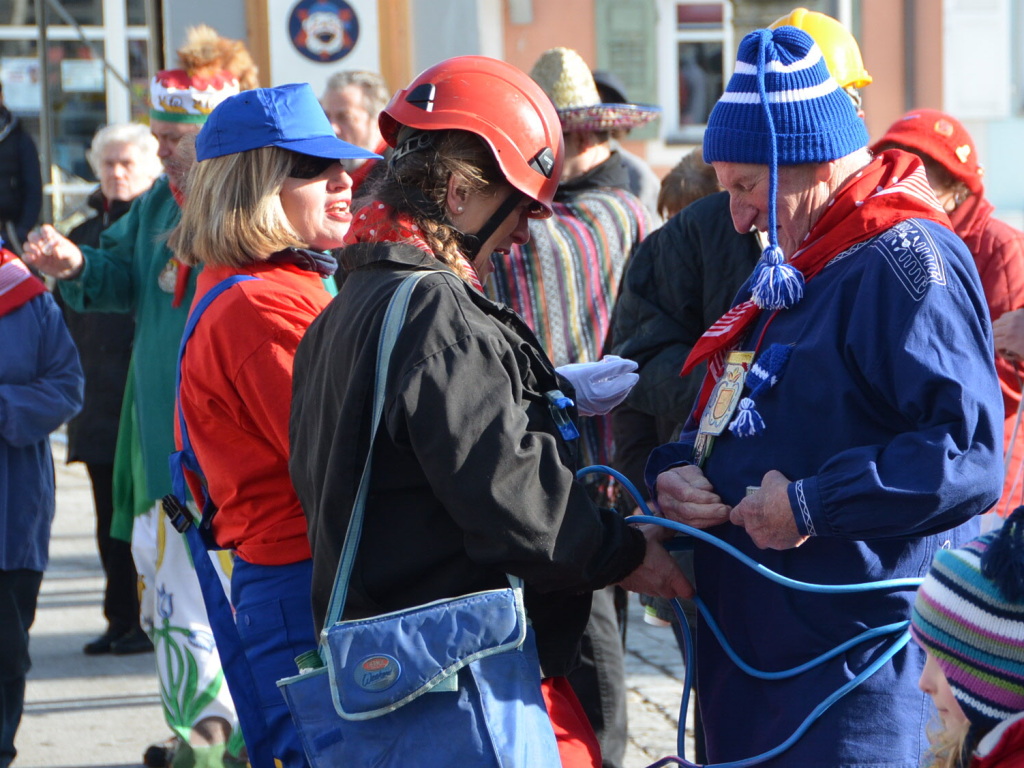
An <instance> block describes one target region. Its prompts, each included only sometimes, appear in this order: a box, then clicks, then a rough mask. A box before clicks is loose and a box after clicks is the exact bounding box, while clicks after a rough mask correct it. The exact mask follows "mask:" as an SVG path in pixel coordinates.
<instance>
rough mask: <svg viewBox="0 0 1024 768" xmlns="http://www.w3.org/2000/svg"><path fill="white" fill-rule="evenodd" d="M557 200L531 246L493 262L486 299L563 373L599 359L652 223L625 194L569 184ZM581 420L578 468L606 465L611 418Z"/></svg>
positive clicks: (535, 229) (536, 224)
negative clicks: (507, 313)
mask: <svg viewBox="0 0 1024 768" xmlns="http://www.w3.org/2000/svg"><path fill="white" fill-rule="evenodd" d="M611 163H618V164H619V165H620V166H621V163H620V162H619V161H618V158H617V155H613V156H612V158H611V159H610V160H609V161H606V163H604V164H603V165H609V164H611ZM598 168H600V166H599V167H598ZM588 177H591V178H593V179H594V181H599V180H604V179H605V178H607V176H602V175H601V174H594V175H591V174H588ZM556 200H557V202H555V203H554V205H553V206H552V208H553V209H554V215H553V216H552V217H551V218H548V219H536V220H533V221H531V222H530V242H528V243H527V244H526V245H522V246H514V247H513V248H512V251H511V253H509V254H508V255H504V254H495V256H494V257H493V258H492V262H493V265H494V274H493V276H492V277H491V280H490V281H489V282H488V284H487V294H488V296H489V297H490V298H492V299H494V300H495V301H500V302H504V303H505V304H508V305H509V306H510V307H512V309H514V310H515V311H516V312H518V313H519V315H521V316H522V318H523V319H524V320H525V321H526V323H527V325H529V326H530V328H532V329H533V331H534V333H536V334H537V337H538V339H540V342H541V344H542V345H543V347H544V349H545V351H546V352H547V353H548V356H549V357H550V358H551V360H552V361H553V362H554V364H555V365H556V366H560V365H566V364H568V363H584V362H590V361H593V360H599V359H600V358H601V355H602V353H603V351H604V346H605V339H606V337H607V335H608V330H609V327H610V325H611V316H612V309H614V305H615V299H616V297H617V296H618V294H619V282H620V280H621V279H622V274H623V271H624V269H625V266H626V262H627V261H628V260H629V258H630V256H631V255H632V254H633V252H634V251H635V250H636V248H637V247H638V246H639V244H640V241H641V240H642V239H643V238H644V237H645V236H646V235H647V233H648V232H649V231H650V230H651V219H650V214H649V213H648V212H647V210H646V209H645V208H644V206H643V204H642V203H641V202H640V200H639V199H638V198H637V197H635V196H634V195H633V194H631V193H629V192H627V191H625V190H623V189H617V188H611V187H604V186H590V185H587V184H582V185H580V184H578V183H573V184H572V187H571V188H570V189H566V188H564V187H560V188H559V195H558V196H557V198H556ZM582 421H583V423H582V424H581V425H580V432H581V446H582V454H581V461H582V462H583V465H589V464H607V463H609V462H610V460H611V456H612V432H611V419H610V417H608V416H603V417H593V418H586V419H583V420H582Z"/></svg>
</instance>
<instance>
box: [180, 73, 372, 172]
mask: <svg viewBox="0 0 1024 768" xmlns="http://www.w3.org/2000/svg"><path fill="white" fill-rule="evenodd" d="M260 147H281V149H288V150H291V151H292V152H300V153H302V154H303V155H312V156H313V157H328V158H334V159H336V160H346V159H353V160H371V159H374V158H380V155H378V154H376V153H374V152H370V151H369V150H366V149H363V148H362V147H357V146H356V145H354V144H349V143H348V142H347V141H342V140H341V139H339V138H338V137H337V136H335V135H334V129H332V128H331V123H330V121H329V120H328V119H327V115H325V114H324V110H323V108H322V107H321V106H320V102H319V101H317V99H316V95H314V93H313V88H312V87H311V86H310V85H309V83H290V84H288V85H279V86H277V87H276V88H254V89H252V90H249V91H242V92H241V93H239V94H238V95H237V96H231V97H229V98H227V99H225V100H224V101H222V102H221V103H220V104H218V105H217V107H216V108H215V109H214V110H213V112H211V113H210V117H209V119H207V121H206V124H205V125H203V128H202V130H201V131H199V135H198V136H197V137H196V159H197V160H199V161H203V160H209V159H210V158H212V157H223V156H224V155H233V154H236V153H238V152H248V151H249V150H250V149H259V148H260Z"/></svg>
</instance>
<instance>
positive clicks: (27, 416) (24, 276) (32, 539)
mask: <svg viewBox="0 0 1024 768" xmlns="http://www.w3.org/2000/svg"><path fill="white" fill-rule="evenodd" d="M0 340H2V341H0V349H2V350H3V351H2V352H0V768H7V766H9V765H10V764H11V762H12V761H13V760H14V756H15V755H16V754H17V750H16V749H15V748H14V734H15V732H16V731H17V730H18V724H19V723H20V722H21V713H22V710H23V709H24V705H25V676H26V675H27V674H28V670H29V667H30V666H31V661H30V659H29V654H28V629H29V627H31V626H32V622H33V620H34V619H35V614H36V600H37V598H38V597H39V587H40V585H41V584H42V581H43V571H44V570H45V569H46V564H47V560H48V555H49V547H50V524H51V523H52V522H53V513H54V508H55V496H54V482H53V457H52V456H51V454H50V441H49V437H50V433H51V432H53V431H54V430H55V429H57V427H59V426H60V425H61V424H63V423H64V422H66V421H68V420H69V419H70V418H71V417H73V416H74V415H75V414H76V413H78V412H79V411H80V410H81V409H82V399H83V397H84V391H85V378H84V377H83V375H82V366H81V364H80V363H79V361H78V350H76V349H75V344H74V342H73V341H72V340H71V334H69V333H68V329H67V326H65V325H64V318H63V317H62V316H61V312H60V309H59V308H58V307H57V303H56V302H55V301H54V300H53V297H52V296H51V295H50V293H49V292H48V291H47V290H46V287H45V286H44V285H43V283H42V282H41V281H40V280H38V279H36V278H35V277H34V276H33V275H32V273H31V272H29V270H28V267H26V266H25V264H24V263H22V261H21V259H19V258H18V257H17V256H15V255H14V254H13V253H12V252H10V251H8V250H7V249H6V248H3V247H0Z"/></svg>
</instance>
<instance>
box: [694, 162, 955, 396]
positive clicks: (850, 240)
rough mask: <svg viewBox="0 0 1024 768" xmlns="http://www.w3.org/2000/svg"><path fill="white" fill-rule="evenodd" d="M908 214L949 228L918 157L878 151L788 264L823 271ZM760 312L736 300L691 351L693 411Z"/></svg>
mask: <svg viewBox="0 0 1024 768" xmlns="http://www.w3.org/2000/svg"><path fill="white" fill-rule="evenodd" d="M907 219H927V220H929V221H934V222H937V223H939V224H942V225H943V226H944V227H947V228H949V229H952V226H951V225H950V223H949V218H948V217H947V216H946V213H945V211H943V210H942V206H941V205H940V204H939V201H938V200H936V199H935V194H934V193H933V192H932V189H931V187H930V186H929V185H928V177H927V175H925V171H924V166H923V165H922V164H921V160H920V159H919V158H918V157H917V156H916V155H912V154H911V153H909V152H903V151H901V150H898V149H891V150H888V151H886V152H882V153H881V154H879V155H878V156H877V157H875V158H874V160H872V161H871V163H870V164H868V165H867V166H866V167H865V168H864V169H863V170H861V171H860V172H858V173H857V174H856V175H855V176H854V177H853V178H852V179H851V180H850V181H848V182H847V183H846V184H845V185H844V186H843V187H842V188H841V189H840V190H839V191H838V192H836V194H835V196H834V197H833V198H832V200H831V201H830V202H829V204H828V207H827V208H826V209H825V212H824V213H823V214H822V216H821V218H820V219H818V221H817V222H816V223H815V224H814V226H813V227H811V231H810V232H809V233H808V234H807V237H806V238H805V239H804V242H806V243H808V245H805V246H804V247H803V248H801V249H800V250H799V251H797V252H796V254H794V256H793V258H792V259H790V264H792V265H793V266H794V267H796V268H797V269H799V270H800V272H801V273H802V274H803V276H804V282H809V281H810V280H811V278H813V277H814V276H815V275H817V274H818V273H819V272H821V270H822V269H824V268H825V265H826V264H828V263H829V262H830V261H831V260H832V259H833V258H834V257H835V256H837V255H838V254H840V253H842V252H843V251H845V250H847V249H848V248H850V247H852V246H854V245H856V244H857V243H862V242H864V241H866V240H869V239H870V238H872V237H874V236H875V235H877V234H879V233H881V232H884V231H885V230H887V229H889V228H891V227H892V226H894V225H895V224H898V223H899V222H901V221H905V220H907ZM760 314H761V308H760V307H758V306H757V305H756V304H755V303H754V302H753V301H752V300H750V299H748V300H747V301H744V302H741V303H739V304H737V305H736V306H735V307H733V308H732V309H730V310H729V311H728V312H726V313H725V314H724V315H722V316H721V317H720V318H719V319H718V320H716V321H715V323H714V324H713V325H712V326H711V327H710V328H708V329H707V330H706V331H705V332H704V335H703V336H701V337H700V339H698V340H697V343H696V344H695V345H694V346H693V349H692V350H690V355H689V357H687V358H686V363H685V364H684V365H683V370H682V371H681V372H680V374H679V375H680V376H685V375H687V374H688V373H689V372H690V371H692V370H693V369H694V368H695V367H696V366H698V365H699V364H700V363H702V362H704V361H705V360H710V362H709V363H708V373H707V374H706V375H705V377H704V383H703V384H702V385H701V391H700V395H699V396H698V398H697V404H696V406H695V410H694V413H696V414H698V415H699V414H701V413H703V412H704V406H705V405H706V404H707V400H708V398H709V397H710V396H711V390H712V389H713V388H714V384H715V381H717V380H718V377H719V376H721V375H722V371H723V370H724V368H725V353H726V351H728V350H729V349H730V348H732V347H734V346H735V345H736V344H737V343H738V342H739V340H740V339H741V338H742V337H743V334H744V333H746V331H747V330H748V329H749V328H750V327H751V326H752V325H753V324H754V322H755V321H756V320H757V318H758V316H759V315H760Z"/></svg>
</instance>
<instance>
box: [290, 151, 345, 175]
mask: <svg viewBox="0 0 1024 768" xmlns="http://www.w3.org/2000/svg"><path fill="white" fill-rule="evenodd" d="M340 162H341V161H340V160H337V159H336V158H333V157H313V155H302V154H299V153H298V152H292V169H291V170H290V171H288V175H289V176H291V177H292V178H293V179H315V178H316V177H317V176H322V175H323V174H324V173H325V172H326V171H327V169H328V168H330V167H331V166H332V165H334V164H335V163H340Z"/></svg>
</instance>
